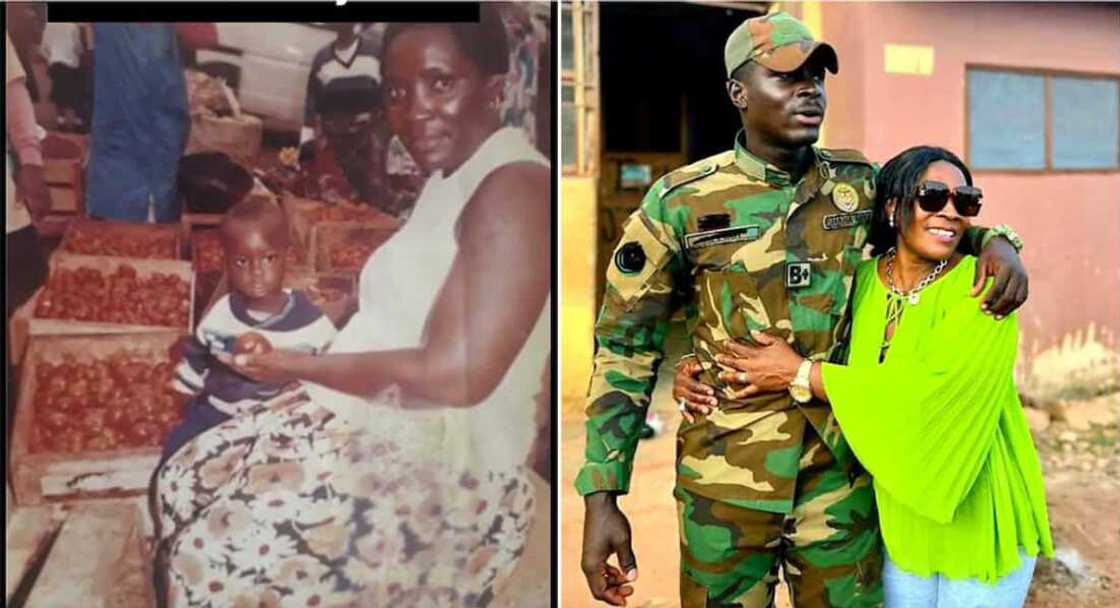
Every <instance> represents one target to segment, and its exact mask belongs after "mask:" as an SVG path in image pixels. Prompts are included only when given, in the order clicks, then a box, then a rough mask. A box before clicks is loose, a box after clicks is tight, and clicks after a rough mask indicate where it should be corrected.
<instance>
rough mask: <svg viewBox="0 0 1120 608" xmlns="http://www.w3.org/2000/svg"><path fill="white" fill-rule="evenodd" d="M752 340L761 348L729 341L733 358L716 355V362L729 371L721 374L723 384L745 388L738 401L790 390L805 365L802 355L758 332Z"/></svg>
mask: <svg viewBox="0 0 1120 608" xmlns="http://www.w3.org/2000/svg"><path fill="white" fill-rule="evenodd" d="M751 337H752V338H753V339H754V341H755V344H757V346H747V345H745V344H740V343H738V342H733V341H728V342H727V343H726V344H725V345H724V347H725V349H726V350H727V352H728V353H729V354H722V355H716V362H717V363H719V364H720V365H721V366H724V367H725V368H726V369H725V370H724V371H722V372H720V373H719V379H720V381H721V382H726V383H728V384H730V385H732V386H736V385H738V386H742V388H739V389H735V390H734V394H733V395H732V397H733V398H735V399H744V398H746V397H751V396H753V395H757V394H760V393H780V392H782V391H785V390H788V389H789V385H790V383H791V382H793V378H794V376H796V375H797V368H798V367H799V366H800V365H801V361H802V357H801V355H799V354H797V353H796V352H795V351H794V350H793V347H791V346H790V345H789V343H787V342H786V341H785V340H781V339H778V338H775V337H773V336H769V335H766V334H764V333H761V332H757V331H752V332H751Z"/></svg>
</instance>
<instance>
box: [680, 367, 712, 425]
mask: <svg viewBox="0 0 1120 608" xmlns="http://www.w3.org/2000/svg"><path fill="white" fill-rule="evenodd" d="M702 371H704V366H703V365H701V364H700V362H699V361H697V360H696V357H690V358H688V359H683V360H681V362H680V364H678V365H677V373H676V375H675V376H673V400H674V401H676V402H677V403H678V404H683V405H684V407H683V408H682V409H681V410H680V412H681V416H684V419H685V420H687V421H688V422H689V424H691V423H694V422H696V418H695V415H696V414H699V415H702V416H707V415H708V414H710V413H712V408H713V407H715V406H716V405H718V404H719V401H718V400H716V398H715V394H716V392H715V389H713V388H712V387H710V386H708V385H706V384H703V383H701V382H699V381H698V380H697V378H699V376H700V372H702Z"/></svg>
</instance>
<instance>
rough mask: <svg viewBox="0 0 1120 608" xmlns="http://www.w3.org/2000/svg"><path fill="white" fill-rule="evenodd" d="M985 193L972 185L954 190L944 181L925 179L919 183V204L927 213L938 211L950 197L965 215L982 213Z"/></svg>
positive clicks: (970, 215) (958, 209)
mask: <svg viewBox="0 0 1120 608" xmlns="http://www.w3.org/2000/svg"><path fill="white" fill-rule="evenodd" d="M983 197H984V193H983V192H981V191H980V189H979V188H974V187H972V186H957V187H956V188H953V189H952V190H950V189H949V186H948V185H946V184H944V183H942V182H935V181H925V182H922V183H921V184H919V185H918V195H917V197H916V198H917V199H918V206H919V207H921V208H922V211H925V212H926V213H937V212H939V211H941V210H942V209H944V208H945V204H946V203H948V202H949V199H953V206H954V207H956V209H957V213H959V214H960V215H961V216H963V217H976V216H977V215H980V199H981V198H983Z"/></svg>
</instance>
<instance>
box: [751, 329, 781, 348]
mask: <svg viewBox="0 0 1120 608" xmlns="http://www.w3.org/2000/svg"><path fill="white" fill-rule="evenodd" d="M751 337H752V338H754V341H755V342H758V344H759V346H771V345H773V344H774V342H776V341H777V340H775V339H774V336H771V335H769V334H764V333H762V332H760V331H752V332H751Z"/></svg>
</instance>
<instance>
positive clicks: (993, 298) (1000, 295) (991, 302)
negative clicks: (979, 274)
mask: <svg viewBox="0 0 1120 608" xmlns="http://www.w3.org/2000/svg"><path fill="white" fill-rule="evenodd" d="M1011 280H1012V273H1011V269H1010V268H1007V267H1006V266H1004V267H1002V268H1000V269H999V271H998V272H996V280H995V282H993V283H992V290H991V291H989V292H988V297H986V298H984V301H985V303H986V304H987V305H988V306H987V308H985V310H987V311H988V312H989V313H992V314H1003V312H1000V311H1006V310H1007V306H1008V303H1009V302H1010V300H1011V298H1012V297H1013V294H1014V292H1013V291H1011V290H1009V289H1008V286H1009V283H1010V282H1011ZM1009 292H1011V293H1009Z"/></svg>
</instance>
